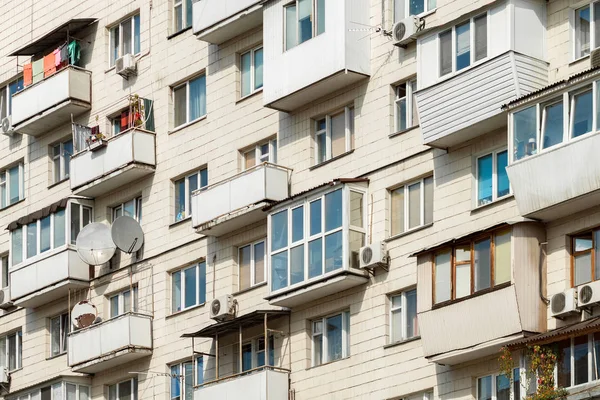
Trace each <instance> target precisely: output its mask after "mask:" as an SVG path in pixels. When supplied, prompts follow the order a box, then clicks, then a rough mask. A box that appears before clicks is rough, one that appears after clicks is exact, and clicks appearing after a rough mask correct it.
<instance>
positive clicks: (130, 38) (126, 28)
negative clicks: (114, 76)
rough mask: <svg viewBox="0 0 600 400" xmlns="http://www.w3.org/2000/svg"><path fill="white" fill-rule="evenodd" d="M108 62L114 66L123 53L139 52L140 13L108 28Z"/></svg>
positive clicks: (134, 53)
mask: <svg viewBox="0 0 600 400" xmlns="http://www.w3.org/2000/svg"><path fill="white" fill-rule="evenodd" d="M109 47H110V48H109V55H110V58H109V64H110V66H111V67H112V66H114V65H115V62H116V60H117V59H118V58H120V57H123V56H124V55H125V54H133V55H137V54H139V53H140V52H141V39H140V14H135V15H132V16H131V17H127V18H125V19H124V20H122V21H121V22H119V23H118V24H116V25H115V26H113V27H112V28H110V29H109Z"/></svg>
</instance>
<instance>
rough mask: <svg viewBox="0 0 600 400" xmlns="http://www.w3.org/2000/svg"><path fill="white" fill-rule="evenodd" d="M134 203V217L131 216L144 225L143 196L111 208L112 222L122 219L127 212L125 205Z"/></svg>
mask: <svg viewBox="0 0 600 400" xmlns="http://www.w3.org/2000/svg"><path fill="white" fill-rule="evenodd" d="M130 202H133V210H134V211H133V216H131V215H129V216H130V217H131V218H133V219H135V220H136V221H137V222H139V223H140V224H141V223H142V210H143V207H142V196H137V197H134V198H133V199H129V200H127V201H125V202H123V203H121V204H118V205H116V206H114V207H112V208H111V216H112V221H113V222H114V221H115V220H116V219H117V218H118V217H121V216H123V215H125V214H124V212H125V204H127V203H130ZM119 212H120V213H121V215H118V216H117V214H118V213H119Z"/></svg>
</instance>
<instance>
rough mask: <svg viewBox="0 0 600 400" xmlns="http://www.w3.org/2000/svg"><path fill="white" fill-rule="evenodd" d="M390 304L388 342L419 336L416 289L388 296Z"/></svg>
mask: <svg viewBox="0 0 600 400" xmlns="http://www.w3.org/2000/svg"><path fill="white" fill-rule="evenodd" d="M390 306H391V307H390V342H391V343H396V342H401V341H403V340H407V339H410V338H413V337H416V336H419V322H418V320H417V290H416V289H414V290H409V291H405V292H402V293H399V294H396V295H392V296H390Z"/></svg>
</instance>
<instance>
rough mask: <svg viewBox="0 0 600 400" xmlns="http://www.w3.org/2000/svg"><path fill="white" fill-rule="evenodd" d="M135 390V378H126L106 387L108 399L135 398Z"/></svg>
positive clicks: (136, 383) (131, 399)
mask: <svg viewBox="0 0 600 400" xmlns="http://www.w3.org/2000/svg"><path fill="white" fill-rule="evenodd" d="M137 392H138V381H137V378H132V379H127V380H126V381H123V382H119V383H116V384H114V385H110V386H109V387H108V400H137V398H138V394H137Z"/></svg>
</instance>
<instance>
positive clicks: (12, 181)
mask: <svg viewBox="0 0 600 400" xmlns="http://www.w3.org/2000/svg"><path fill="white" fill-rule="evenodd" d="M23 175H24V174H23V163H19V164H17V165H13V166H12V167H8V168H6V169H5V170H3V171H0V208H5V207H8V206H10V205H11V204H15V203H17V202H18V201H21V200H23V199H24V198H25V194H24V190H23V188H24V185H25V184H24V177H23Z"/></svg>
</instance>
